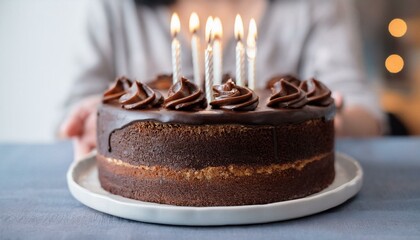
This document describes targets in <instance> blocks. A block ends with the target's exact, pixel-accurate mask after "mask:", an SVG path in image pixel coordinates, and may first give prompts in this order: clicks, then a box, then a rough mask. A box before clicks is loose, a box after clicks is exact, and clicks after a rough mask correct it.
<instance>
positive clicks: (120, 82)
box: [102, 77, 132, 103]
mask: <svg viewBox="0 0 420 240" xmlns="http://www.w3.org/2000/svg"><path fill="white" fill-rule="evenodd" d="M131 85H132V82H131V81H130V79H128V78H126V77H119V78H117V79H116V80H115V83H114V85H112V86H111V87H110V88H109V89H108V90H107V91H106V92H105V93H104V95H103V99H102V102H104V103H107V102H112V101H116V100H118V99H119V98H120V97H121V96H122V95H124V94H125V93H127V91H128V89H129V88H130V87H131Z"/></svg>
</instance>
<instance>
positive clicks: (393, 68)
mask: <svg viewBox="0 0 420 240" xmlns="http://www.w3.org/2000/svg"><path fill="white" fill-rule="evenodd" d="M385 67H386V69H387V70H388V71H389V72H390V73H399V72H401V70H402V69H403V68H404V59H403V58H402V57H401V56H400V55H398V54H392V55H390V56H389V57H388V58H387V59H386V61H385Z"/></svg>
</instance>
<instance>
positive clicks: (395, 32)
mask: <svg viewBox="0 0 420 240" xmlns="http://www.w3.org/2000/svg"><path fill="white" fill-rule="evenodd" d="M388 30H389V33H390V34H391V35H392V36H394V37H402V36H404V35H405V33H406V32H407V23H406V22H405V21H404V20H402V19H400V18H395V19H393V20H392V21H391V22H390V23H389V25H388Z"/></svg>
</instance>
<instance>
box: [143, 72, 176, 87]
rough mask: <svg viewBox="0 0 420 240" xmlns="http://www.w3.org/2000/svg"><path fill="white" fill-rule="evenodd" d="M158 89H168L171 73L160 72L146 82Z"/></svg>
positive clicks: (170, 84) (170, 83)
mask: <svg viewBox="0 0 420 240" xmlns="http://www.w3.org/2000/svg"><path fill="white" fill-rule="evenodd" d="M147 85H148V86H149V87H151V88H153V89H158V90H168V89H169V88H170V87H171V86H172V74H160V75H158V76H157V77H156V78H155V79H154V80H152V81H150V82H149V83H148V84H147Z"/></svg>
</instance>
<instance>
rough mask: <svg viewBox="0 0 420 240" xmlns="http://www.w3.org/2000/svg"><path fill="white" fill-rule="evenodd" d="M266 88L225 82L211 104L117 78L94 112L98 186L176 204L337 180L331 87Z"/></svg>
mask: <svg viewBox="0 0 420 240" xmlns="http://www.w3.org/2000/svg"><path fill="white" fill-rule="evenodd" d="M269 84H270V86H269V88H270V90H267V89H261V90H257V91H252V90H250V89H249V88H247V87H240V86H236V85H235V83H234V81H231V80H229V81H227V82H225V83H224V84H222V85H218V86H214V87H213V96H214V98H213V99H211V100H208V99H206V98H205V94H204V93H203V91H202V90H201V89H199V88H198V87H197V86H196V85H195V84H194V83H192V82H190V81H188V80H186V79H184V78H183V79H181V80H180V81H178V82H177V83H175V84H174V85H172V86H171V88H170V89H169V91H168V92H167V93H165V92H163V91H162V93H160V92H159V91H158V90H155V89H154V88H151V87H149V86H148V85H146V84H143V83H140V82H138V81H131V80H129V79H127V78H123V77H122V78H118V79H117V80H116V81H115V83H114V85H113V86H112V87H111V88H110V89H108V90H107V91H106V92H105V93H104V97H103V104H101V105H100V107H99V110H98V125H97V140H98V141H97V142H98V146H97V148H98V149H97V150H98V154H97V164H98V169H99V180H100V183H101V185H102V187H103V188H104V189H105V190H107V191H109V192H111V193H113V194H117V195H121V196H124V197H127V198H132V199H137V200H141V201H147V202H154V203H161V204H171V205H180V206H233V205H250V204H267V203H273V202H278V201H284V200H290V199H296V198H301V197H305V196H308V195H310V194H313V193H316V192H319V191H321V190H322V189H324V188H326V187H327V186H329V185H330V184H331V183H332V181H333V179H334V176H335V171H334V122H333V118H334V114H335V106H334V102H333V100H332V98H331V92H330V90H329V89H328V88H327V87H325V86H324V85H323V84H322V83H321V82H319V81H317V80H315V79H311V80H307V81H300V80H298V79H296V78H294V77H290V76H288V77H278V78H273V79H272V80H270V81H269ZM163 96H167V97H165V98H164V97H163Z"/></svg>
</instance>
